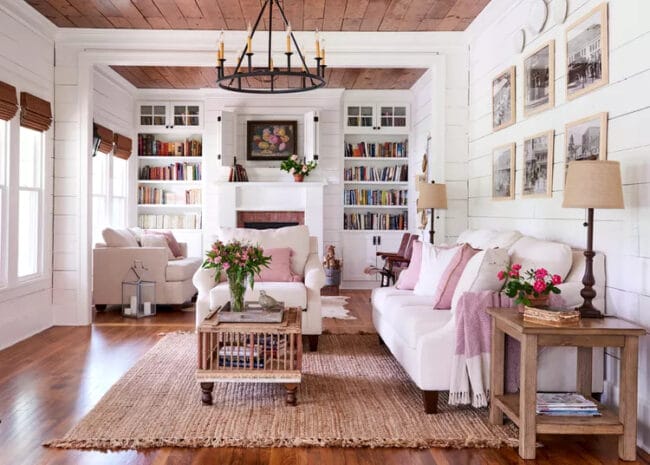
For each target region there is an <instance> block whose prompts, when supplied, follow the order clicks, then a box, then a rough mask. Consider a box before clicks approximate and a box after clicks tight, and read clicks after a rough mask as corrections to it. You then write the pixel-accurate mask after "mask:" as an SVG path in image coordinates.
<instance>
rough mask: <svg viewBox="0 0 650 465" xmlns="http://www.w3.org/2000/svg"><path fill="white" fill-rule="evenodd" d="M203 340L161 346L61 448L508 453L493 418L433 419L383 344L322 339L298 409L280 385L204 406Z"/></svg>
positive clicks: (479, 414) (310, 356) (507, 438)
mask: <svg viewBox="0 0 650 465" xmlns="http://www.w3.org/2000/svg"><path fill="white" fill-rule="evenodd" d="M195 339H196V336H195V335H193V334H170V335H167V336H165V337H164V338H163V339H162V340H161V341H159V342H158V343H157V344H156V345H155V346H154V347H153V348H152V349H151V350H150V351H149V352H147V353H146V354H145V355H144V356H143V357H142V359H141V360H140V361H138V363H136V365H135V366H134V367H133V368H131V370H129V371H128V372H127V373H126V374H125V375H124V376H123V377H122V378H121V379H120V380H119V381H118V382H117V383H116V384H115V385H114V386H113V387H112V388H111V389H110V390H109V391H108V392H107V393H106V395H105V396H104V397H103V398H102V399H101V400H100V401H99V403H98V404H97V406H96V407H95V408H94V409H93V410H92V411H91V412H90V413H88V415H86V416H85V417H84V418H83V419H82V420H81V422H80V423H79V424H78V425H77V426H75V427H74V428H73V429H72V430H71V431H69V432H68V433H67V434H66V435H65V437H63V438H62V439H57V440H53V441H51V442H49V443H47V444H46V445H48V446H51V447H60V448H68V449H140V448H148V447H161V446H176V447H222V446H233V447H308V446H336V447H413V448H416V447H417V448H423V447H500V446H503V445H511V446H514V445H516V444H517V440H516V437H517V430H516V428H515V427H514V426H512V425H506V426H492V425H490V424H489V423H488V421H487V409H474V408H470V407H467V408H456V407H449V406H448V405H447V399H446V396H441V399H440V413H438V414H436V415H426V414H425V413H424V410H423V406H422V401H421V395H420V391H419V390H418V389H417V388H416V387H415V385H414V384H413V383H412V382H411V381H410V379H409V378H408V376H407V375H406V373H405V372H404V371H403V370H402V369H401V367H400V366H399V364H398V363H397V362H396V361H395V360H394V359H393V357H392V356H391V355H390V353H389V351H388V350H387V349H385V348H384V347H382V346H380V345H379V343H378V340H377V336H369V335H341V336H334V335H326V336H321V341H320V345H319V348H318V352H316V353H312V352H307V353H305V355H304V359H303V363H304V375H303V382H302V384H301V385H300V388H299V390H298V405H297V406H296V407H291V406H287V405H285V403H284V388H283V387H282V386H280V385H273V384H250V383H242V384H234V383H224V384H216V385H215V392H214V400H215V402H214V405H212V406H204V405H202V404H201V401H200V389H199V387H198V385H197V383H196V381H195V380H194V369H195V363H196V347H195Z"/></svg>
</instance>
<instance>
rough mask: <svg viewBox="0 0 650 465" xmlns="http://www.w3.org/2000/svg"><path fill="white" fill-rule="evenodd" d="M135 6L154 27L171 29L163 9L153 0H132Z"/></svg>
mask: <svg viewBox="0 0 650 465" xmlns="http://www.w3.org/2000/svg"><path fill="white" fill-rule="evenodd" d="M131 3H132V4H133V6H134V7H135V8H136V9H137V10H138V11H139V12H140V14H141V15H142V17H143V18H144V19H145V21H146V22H147V24H149V26H150V27H151V28H152V29H171V28H172V26H171V24H169V23H168V22H167V20H166V19H165V16H164V15H163V13H162V11H160V9H159V8H158V7H157V6H156V5H155V4H154V3H153V0H131Z"/></svg>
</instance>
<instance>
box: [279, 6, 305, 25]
mask: <svg viewBox="0 0 650 465" xmlns="http://www.w3.org/2000/svg"><path fill="white" fill-rule="evenodd" d="M304 3H305V2H304V1H303V0H284V4H283V5H282V7H283V9H284V13H285V15H286V16H287V19H288V20H289V23H290V24H291V29H292V30H295V31H302V30H303V29H302V27H303V26H302V25H303V18H304Z"/></svg>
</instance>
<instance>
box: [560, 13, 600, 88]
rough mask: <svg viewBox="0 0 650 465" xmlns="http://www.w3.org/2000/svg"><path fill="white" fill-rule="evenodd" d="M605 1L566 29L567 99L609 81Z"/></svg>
mask: <svg viewBox="0 0 650 465" xmlns="http://www.w3.org/2000/svg"><path fill="white" fill-rule="evenodd" d="M607 36H608V31H607V3H603V4H602V5H600V6H598V7H596V8H594V9H593V10H591V11H590V12H589V13H588V14H587V15H585V16H583V17H582V18H580V19H579V20H578V21H577V22H575V23H574V24H572V25H571V26H569V28H568V29H567V31H566V56H567V62H566V75H567V80H566V83H567V89H566V92H567V99H569V100H571V99H574V98H576V97H579V96H581V95H583V94H586V93H587V92H591V91H592V90H594V89H597V88H599V87H601V86H604V85H605V84H607V83H608V82H609V46H608V42H607V41H608V38H607Z"/></svg>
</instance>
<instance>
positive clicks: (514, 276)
mask: <svg viewBox="0 0 650 465" xmlns="http://www.w3.org/2000/svg"><path fill="white" fill-rule="evenodd" d="M510 277H511V278H518V277H519V273H517V272H516V271H511V272H510Z"/></svg>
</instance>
